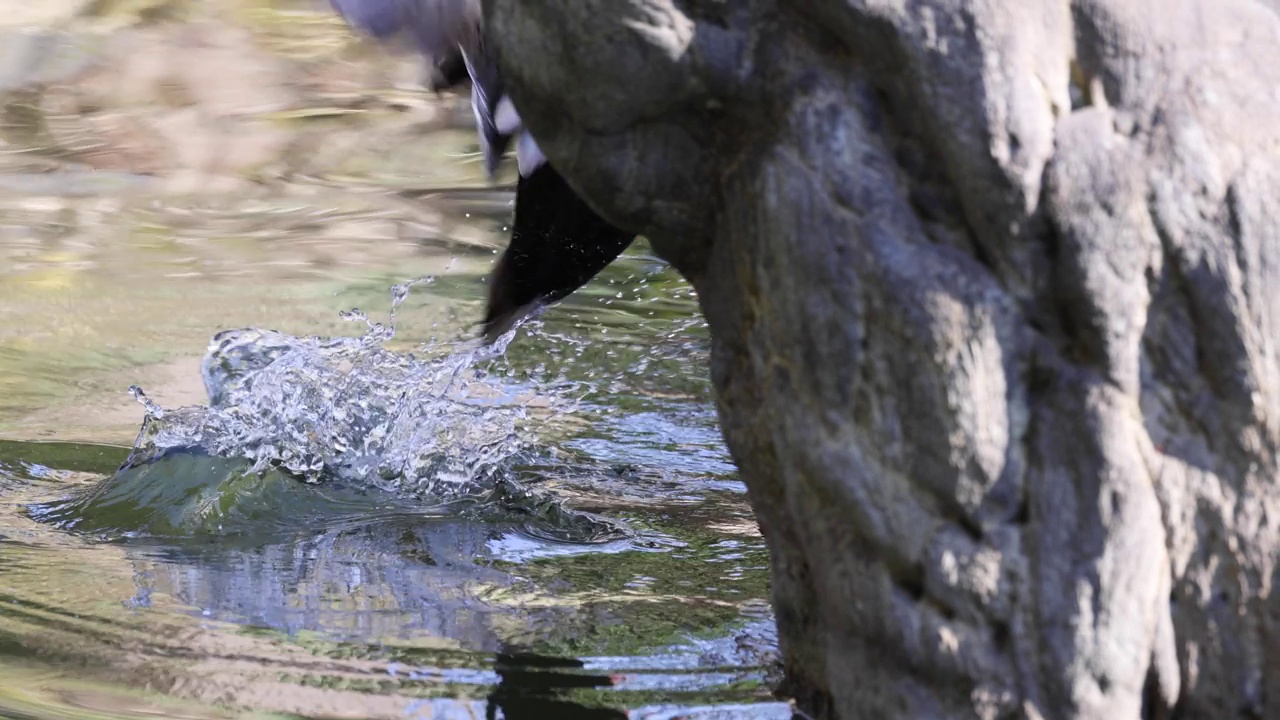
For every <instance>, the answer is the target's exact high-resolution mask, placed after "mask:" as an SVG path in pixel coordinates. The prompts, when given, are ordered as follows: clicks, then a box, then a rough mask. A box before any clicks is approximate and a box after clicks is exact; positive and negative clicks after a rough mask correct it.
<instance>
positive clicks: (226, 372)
mask: <svg viewBox="0 0 1280 720" xmlns="http://www.w3.org/2000/svg"><path fill="white" fill-rule="evenodd" d="M89 5H90V6H91V7H90V10H89V11H88V12H87V13H85V14H82V15H81V16H80V17H78V18H75V17H72V15H71V14H72V13H73V12H74V11H76V9H77V8H79V7H80V4H78V3H66V4H65V5H64V4H62V3H60V2H50V3H46V4H43V5H41V8H43V9H42V10H41V12H40V13H35V14H32V13H26V14H25V15H24V14H23V13H17V14H16V15H12V16H9V17H6V18H0V438H4V439H0V717H20V718H54V717H56V718H136V717H157V716H158V717H189V718H224V717H245V718H250V717H252V718H266V717H276V718H278V717H282V716H284V717H324V718H339V717H344V718H409V717H422V718H425V717H434V718H439V717H446V718H448V717H484V716H486V714H487V713H490V712H492V713H494V716H501V717H508V718H517V717H538V718H542V717H566V718H567V717H600V718H606V717H622V716H624V713H626V716H629V717H632V718H670V717H735V718H736V717H770V718H771V717H788V716H789V714H790V712H789V706H788V705H787V704H785V703H780V702H777V701H775V700H774V699H773V698H772V696H771V694H770V690H769V688H770V687H771V683H772V681H773V676H772V673H773V672H774V668H775V647H776V641H775V638H774V632H773V622H772V617H771V615H770V613H769V609H768V604H767V596H768V587H767V582H768V574H767V570H766V564H767V557H766V552H765V549H764V545H763V541H762V539H761V538H760V537H759V535H758V532H757V531H756V526H755V522H754V519H753V517H752V515H751V512H750V509H749V507H748V504H747V501H746V497H745V489H744V488H743V486H742V485H741V483H740V482H738V480H737V479H736V476H735V473H734V469H733V466H732V463H731V462H730V460H729V458H728V456H727V453H726V452H725V449H724V447H723V444H722V442H721V441H720V437H719V431H718V429H717V427H716V424H715V414H714V408H713V405H712V401H711V397H710V388H709V384H708V382H707V377H706V370H705V368H706V361H707V347H708V342H707V338H706V331H705V328H704V327H703V325H702V323H701V320H700V318H699V317H698V314H697V309H696V304H695V302H694V299H693V296H692V291H691V290H690V289H689V287H688V286H687V285H685V284H684V283H682V282H681V281H680V280H679V279H678V278H677V277H676V276H675V275H674V273H673V272H672V271H670V270H669V269H668V268H666V266H665V265H664V264H662V263H661V262H659V261H657V260H655V259H654V258H652V257H651V256H649V255H648V254H647V250H646V248H645V246H644V245H643V243H641V244H639V245H637V246H636V247H635V248H634V249H633V250H632V251H631V252H629V253H628V255H627V256H626V257H624V258H623V259H622V260H620V261H619V262H618V263H616V264H615V265H613V266H611V267H610V268H609V269H607V270H606V271H605V273H603V274H602V275H601V277H600V278H598V279H597V280H596V281H595V282H593V283H592V284H591V285H589V286H588V287H586V288H584V289H583V290H582V291H581V292H579V293H577V294H575V295H574V296H573V297H572V298H570V299H569V300H567V301H566V302H564V303H562V304H561V305H559V306H557V307H556V308H554V309H553V310H551V311H549V312H547V313H545V314H544V315H543V316H542V317H541V318H540V319H538V320H536V321H534V322H532V323H530V324H528V325H526V326H525V327H524V328H522V329H521V330H520V331H519V334H518V337H517V338H516V339H515V340H514V341H513V342H512V344H511V345H510V346H509V347H508V348H507V350H506V352H505V354H485V353H477V352H475V345H474V343H473V342H472V338H473V337H474V332H475V327H474V323H475V320H476V319H477V318H478V317H479V316H480V313H481V305H482V302H483V298H484V296H485V290H486V288H485V286H484V275H485V274H486V273H487V271H488V268H489V266H490V265H491V263H492V262H493V259H494V257H495V255H494V253H495V251H496V250H497V249H499V248H500V247H501V246H502V245H503V243H504V242H505V232H506V229H505V225H506V223H507V222H508V220H509V215H510V211H511V207H510V200H511V196H510V192H509V190H504V189H492V188H488V187H486V186H485V185H484V183H483V181H482V172H481V169H480V167H479V165H478V163H476V162H475V160H474V158H475V153H476V148H475V145H474V142H475V141H474V137H473V134H472V130H471V128H470V122H471V121H470V118H469V109H468V107H467V102H466V98H465V97H452V96H446V97H443V98H433V97H431V96H429V95H427V94H425V93H422V92H421V91H420V90H419V89H418V88H417V81H418V79H419V77H420V68H418V67H416V65H415V64H414V63H413V62H411V61H409V60H406V59H404V58H396V57H390V56H387V55H386V54H385V53H382V52H380V51H371V50H369V49H368V48H364V47H362V46H361V45H360V44H358V43H355V42H353V41H352V40H351V38H350V37H349V36H347V35H346V34H345V31H344V30H343V29H342V27H341V25H340V24H339V23H337V22H336V21H333V19H332V18H331V17H329V15H328V14H327V12H325V11H324V8H320V10H321V11H320V12H315V6H314V5H312V4H309V3H308V2H303V1H302V0H299V1H298V2H293V1H292V0H208V1H207V2H203V3H199V4H191V3H186V2H183V0H136V1H134V0H131V1H130V2H121V3H115V2H112V3H90V4H89ZM103 13H105V14H103ZM49 18H58V19H57V20H56V21H55V20H51V19H49ZM11 23H19V24H20V25H21V24H23V23H25V25H23V26H21V27H17V26H10V25H9V24H11ZM31 23H41V24H40V25H38V26H35V25H31ZM426 276H432V277H434V281H432V282H430V283H420V284H418V285H415V286H414V287H413V289H412V292H408V293H407V294H405V293H397V294H394V296H393V298H392V302H391V303H389V302H388V297H387V291H388V288H391V287H393V286H398V285H403V284H405V283H407V282H409V281H411V280H413V279H415V278H423V277H426ZM394 303H399V307H398V311H397V312H396V314H395V317H394V328H395V332H394V336H392V333H390V332H389V330H390V328H391V325H392V323H391V322H390V321H389V320H388V321H384V322H383V324H382V325H378V322H377V321H376V320H369V318H377V319H380V318H386V317H387V316H388V313H389V310H390V306H391V304H394ZM352 308H361V309H362V310H363V311H364V313H367V316H368V317H367V318H366V317H365V316H364V314H363V313H361V314H351V313H350V311H351V309H352ZM340 312H347V313H348V315H347V318H348V319H347V320H343V319H341V318H340V316H339V313H340ZM366 320H367V322H366ZM234 328H239V329H240V330H235V331H233V332H230V333H228V334H224V335H218V334H219V333H222V332H224V331H227V330H228V329H234ZM256 328H273V330H271V331H266V330H259V329H256ZM215 336H217V337H215ZM211 339H212V340H211ZM211 343H212V352H210V353H209V354H208V356H207V357H206V355H205V354H206V351H208V350H210V347H211ZM282 359H283V361H281V360H282ZM361 368H363V369H365V370H370V369H372V370H370V371H369V372H365V373H361V372H354V373H353V372H352V370H353V369H361ZM131 385H138V386H141V387H143V388H145V389H146V396H145V397H146V398H147V399H149V401H150V402H151V403H153V404H151V405H149V406H146V407H144V406H140V405H139V404H138V403H136V402H135V401H134V400H133V399H131V398H130V397H129V395H128V394H127V393H126V392H125V389H126V388H128V387H129V386H131ZM268 390H269V391H268ZM277 391H278V392H277ZM290 393H292V394H290ZM211 396H212V400H213V402H212V405H213V408H212V409H208V408H207V407H205V406H206V405H208V404H210V397H211ZM361 403H363V404H361ZM160 408H163V410H160ZM341 413H347V414H346V415H341ZM144 417H145V418H146V420H145V426H144V428H143V431H142V432H141V433H139V423H140V422H143V420H144ZM135 438H136V439H137V440H138V442H139V449H138V451H137V452H136V453H135V454H134V455H133V456H132V458H131V459H129V449H128V447H127V446H128V444H129V443H130V441H132V440H134V439H135ZM126 460H128V462H126ZM255 464H256V465H257V469H258V470H261V472H254V471H253V466H254V465H255ZM122 467H123V469H121V468H122ZM118 470H119V472H117V471H118ZM444 479H448V480H449V482H442V480H444Z"/></svg>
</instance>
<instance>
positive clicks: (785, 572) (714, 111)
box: [486, 0, 1280, 720]
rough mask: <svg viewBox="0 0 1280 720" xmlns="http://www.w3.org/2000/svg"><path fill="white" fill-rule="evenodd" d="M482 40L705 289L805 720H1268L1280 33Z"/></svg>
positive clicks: (1122, 8) (859, 20) (1198, 28)
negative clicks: (814, 719) (812, 719)
mask: <svg viewBox="0 0 1280 720" xmlns="http://www.w3.org/2000/svg"><path fill="white" fill-rule="evenodd" d="M486 13H487V16H488V18H489V22H490V27H491V30H492V31H493V37H494V39H495V44H496V47H497V51H498V54H499V59H500V62H501V65H502V67H503V70H504V72H505V73H506V75H507V78H508V80H509V82H510V85H511V91H512V94H513V96H514V98H515V99H516V101H517V105H518V106H519V107H520V109H521V114H522V116H523V117H524V118H525V120H526V121H527V123H528V125H529V126H530V127H531V128H532V130H533V132H534V134H535V135H536V136H537V137H538V139H539V141H540V143H541V145H542V147H543V149H544V150H545V151H546V154H547V155H548V157H549V158H550V159H551V161H552V163H553V164H555V165H557V166H558V167H559V169H560V170H561V172H563V173H564V174H565V176H566V177H568V178H569V180H570V182H571V184H573V185H574V186H575V187H576V188H577V189H578V190H579V191H580V192H582V193H583V194H584V196H585V197H586V198H587V199H588V201H589V202H590V203H591V204H592V205H593V206H595V207H596V208H597V209H599V210H600V211H601V212H602V213H603V214H605V215H606V216H607V217H609V218H610V219H612V220H613V221H615V222H617V223H619V224H622V225H625V226H628V227H630V228H633V229H636V230H639V231H641V232H643V233H645V234H646V235H647V236H648V237H649V238H650V239H651V240H652V241H653V244H654V246H655V247H656V248H657V249H658V251H659V252H661V253H662V254H663V255H665V256H666V257H667V258H669V259H670V260H671V261H672V262H673V263H674V264H675V265H676V266H677V267H678V268H679V269H680V270H681V271H682V272H683V273H684V274H685V275H686V276H688V277H689V279H690V280H691V281H692V282H693V283H694V285H695V286H696V288H697V290H698V293H699V297H700V298H701V301H702V305H703V308H704V310H705V312H706V316H707V319H708V321H709V322H710V325H711V331H712V336H713V338H714V354H713V367H712V371H713V375H714V380H715V385H716V389H717V393H718V400H719V403H720V409H721V414H722V418H723V425H724V432H725V435H726V437H727V439H728V442H729V445H730V447H731V449H732V451H733V454H734V457H735V458H736V459H737V462H738V464H739V466H740V467H741V470H742V476H743V478H744V479H745V480H746V482H747V484H748V486H749V488H750V492H751V498H752V502H753V504H754V506H755V508H756V511H757V513H758V516H759V520H760V524H761V527H762V528H763V530H764V532H765V534H766V536H767V537H768V540H769V544H770V547H771V550H772V556H773V577H774V589H773V592H774V601H775V604H776V607H777V615H778V622H779V625H780V628H781V631H782V639H783V652H784V656H785V659H786V665H787V671H788V677H789V688H788V689H789V691H790V692H792V693H793V694H794V695H795V696H796V697H797V698H798V700H799V703H800V705H801V707H802V708H804V709H805V710H806V711H807V712H808V713H810V714H813V715H815V716H824V717H826V716H829V717H843V718H877V719H878V718H934V717H938V718H944V717H945V718H971V717H977V718H984V719H986V718H1003V717H1030V718H1046V719H1054V718H1100V719H1106V720H1113V719H1125V718H1139V717H1147V718H1162V717H1171V716H1172V717H1182V718H1207V717H1213V718H1227V717H1231V718H1236V717H1239V718H1264V717H1280V601H1277V600H1273V599H1272V598H1271V594H1272V579H1273V573H1274V568H1275V560H1276V556H1277V553H1276V551H1277V547H1278V546H1280V543H1278V541H1280V537H1278V534H1277V528H1278V525H1280V488H1278V487H1277V455H1276V452H1277V447H1278V445H1280V357H1277V355H1278V353H1280V91H1277V88H1280V5H1278V4H1277V3H1276V2H1274V0H1213V1H1212V2H1209V0H1070V1H1069V2H1061V1H1060V0H1059V1H1054V0H1006V1H1005V2H998V1H997V0H910V1H906V0H805V1H804V2H798V1H793V0H627V1H626V2H623V1H621V0H613V1H610V2H606V1H605V0H574V2H565V1H564V0H486Z"/></svg>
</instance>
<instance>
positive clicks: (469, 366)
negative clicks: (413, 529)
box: [127, 278, 557, 498]
mask: <svg viewBox="0 0 1280 720" xmlns="http://www.w3.org/2000/svg"><path fill="white" fill-rule="evenodd" d="M430 282H432V279H431V278H422V279H419V280H414V281H412V282H408V283H405V284H402V285H396V286H394V287H393V288H392V289H391V310H390V312H389V316H388V320H387V322H386V323H380V322H374V321H372V320H370V319H369V318H368V317H367V316H366V315H365V314H364V313H362V312H360V311H359V310H352V311H349V312H346V313H343V317H344V319H347V320H350V321H358V322H364V323H365V324H366V326H367V328H366V330H365V332H364V333H363V334H362V335H360V336H359V337H336V338H325V337H305V338H303V337H295V336H292V335H288V334H285V333H281V332H276V331H274V330H261V329H257V328H243V329H238V330H227V331H223V332H220V333H218V334H217V335H215V336H214V337H213V339H212V340H211V342H210V344H209V349H208V351H207V353H206V354H205V357H204V361H203V363H202V366H201V368H202V374H203V378H204V385H205V390H206V392H207V394H208V396H209V405H208V406H207V407H204V406H193V407H183V408H178V409H175V410H166V409H164V408H161V407H159V406H158V405H156V404H155V403H153V402H152V401H150V400H149V399H148V398H147V396H146V395H145V393H144V392H143V391H142V389H141V388H139V387H137V386H133V387H131V388H130V392H132V393H133V394H134V397H135V398H137V399H138V401H139V402H141V403H142V404H143V405H144V406H145V408H146V417H145V419H144V422H143V426H142V430H141V431H140V432H139V434H138V438H137V440H136V442H135V446H134V451H133V453H132V455H131V456H130V459H129V461H128V463H127V465H129V466H137V465H140V464H144V463H147V462H150V461H151V460H154V459H155V458H157V457H159V456H161V455H163V454H164V453H166V452H168V451H170V450H175V449H190V448H193V447H194V448H199V449H201V450H203V451H204V452H207V453H209V454H213V455H219V456H224V457H243V458H247V459H249V460H251V461H252V462H253V463H254V465H253V469H254V470H255V471H258V472H261V471H263V470H266V469H268V468H280V469H282V470H285V471H287V472H289V473H291V474H293V475H295V476H297V477H299V478H301V479H302V480H305V481H307V482H320V481H322V480H324V479H326V478H337V479H341V480H344V481H348V482H351V483H366V484H371V485H375V486H377V487H380V488H382V489H386V490H394V491H397V492H409V493H413V494H417V495H423V496H431V497H433V498H448V497H457V496H464V495H468V494H475V493H478V492H483V491H486V490H488V489H491V488H492V487H493V484H494V474H495V473H498V472H499V471H500V470H501V469H502V468H504V467H506V466H508V465H509V464H510V463H511V462H512V460H513V458H514V457H515V456H516V455H517V454H518V453H520V452H521V450H522V442H521V440H520V433H518V432H517V430H518V429H519V428H521V427H522V426H524V425H527V424H529V423H530V422H532V421H536V419H537V418H535V417H532V416H531V413H530V410H529V407H528V404H527V403H528V400H529V396H528V395H529V392H530V388H528V387H522V386H519V385H512V384H505V383H503V382H500V381H499V380H498V379H497V378H495V377H494V376H493V375H491V374H490V373H488V372H486V371H485V370H484V365H485V363H486V362H487V361H490V360H492V359H494V358H497V357H500V356H501V355H502V353H503V352H504V351H505V349H506V345H507V343H509V342H510V340H511V338H512V337H513V336H514V333H515V331H514V330H513V331H511V332H509V333H507V335H505V336H504V337H503V338H501V339H499V341H498V342H497V343H495V344H493V345H491V346H485V345H482V344H481V343H480V342H479V341H478V340H477V341H468V342H467V343H464V344H463V345H462V347H461V348H449V349H451V350H454V351H453V352H447V353H445V354H443V355H440V354H439V350H440V349H441V348H439V347H435V346H424V348H423V349H422V350H423V351H424V352H425V353H426V354H422V355H419V354H414V353H401V352H393V351H391V350H388V349H387V348H386V347H384V345H385V343H386V342H387V341H389V340H391V339H392V338H393V337H394V336H395V312H396V308H397V307H398V306H399V305H400V304H401V303H403V302H404V300H405V298H406V297H407V296H408V294H409V290H410V288H411V287H412V286H414V285H422V284H428V283H430ZM432 353H434V354H435V357H429V355H430V354H432ZM540 400H542V401H543V402H542V404H544V405H549V406H552V407H554V406H555V405H556V404H557V401H556V400H555V399H554V398H551V401H550V403H548V402H546V400H545V399H542V398H540Z"/></svg>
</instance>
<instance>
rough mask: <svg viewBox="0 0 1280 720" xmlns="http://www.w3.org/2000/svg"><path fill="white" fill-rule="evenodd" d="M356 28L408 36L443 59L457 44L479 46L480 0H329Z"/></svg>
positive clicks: (387, 35)
mask: <svg viewBox="0 0 1280 720" xmlns="http://www.w3.org/2000/svg"><path fill="white" fill-rule="evenodd" d="M329 4H330V5H332V6H333V9H334V10H336V11H337V12H338V14H339V15H341V16H342V17H343V19H345V20H346V21H347V23H349V24H350V25H351V26H352V27H354V28H356V29H358V30H361V31H363V32H366V33H369V34H370V35H372V36H374V37H376V38H378V39H380V40H388V39H391V38H393V37H395V36H397V35H401V34H404V35H408V36H409V37H411V38H412V39H413V41H414V43H415V44H416V45H417V47H418V50H419V52H421V53H422V54H423V55H427V56H429V57H431V58H433V59H435V58H441V57H443V56H444V55H445V54H447V53H448V52H449V51H450V50H452V49H453V48H454V47H459V46H460V47H461V48H462V49H463V50H464V51H467V52H474V51H475V50H476V49H478V48H479V45H480V38H481V34H482V27H481V26H482V24H483V22H484V20H483V15H482V13H481V11H480V0H329Z"/></svg>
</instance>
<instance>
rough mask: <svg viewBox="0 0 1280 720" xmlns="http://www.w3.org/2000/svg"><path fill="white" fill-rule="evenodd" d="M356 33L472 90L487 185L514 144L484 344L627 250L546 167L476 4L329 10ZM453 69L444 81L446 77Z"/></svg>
mask: <svg viewBox="0 0 1280 720" xmlns="http://www.w3.org/2000/svg"><path fill="white" fill-rule="evenodd" d="M330 4H331V5H332V6H333V8H334V9H335V10H336V11H337V12H338V13H339V14H340V15H341V16H342V17H343V18H344V19H346V21H347V22H348V23H349V24H350V25H351V26H352V27H354V28H357V29H359V30H361V31H363V32H365V33H368V34H369V35H372V36H373V37H375V38H378V39H380V40H383V41H387V40H390V39H392V38H394V37H397V36H408V37H409V38H410V39H411V40H412V41H413V43H414V45H415V47H416V49H417V50H418V52H419V53H420V54H422V55H423V56H424V57H426V58H428V59H429V60H430V61H431V62H432V63H433V65H434V67H435V69H436V70H437V72H436V81H437V82H441V83H442V84H448V83H449V82H450V81H461V79H462V73H461V72H459V71H458V69H457V62H458V61H459V60H460V61H461V62H462V64H463V65H464V67H465V69H466V75H467V77H468V78H469V79H470V80H471V107H472V109H473V111H474V113H475V118H476V131H477V134H478V136H479V140H480V148H481V151H482V154H483V156H484V162H485V171H486V173H488V175H489V177H490V178H492V177H493V175H494V173H495V172H496V171H497V169H498V167H499V165H500V164H501V162H502V158H503V157H504V156H505V154H506V152H507V150H508V149H509V148H510V146H511V144H512V142H513V141H514V143H515V145H516V163H517V167H518V168H519V173H520V178H519V180H518V181H517V184H516V213H515V221H514V223H513V224H512V230H511V242H510V243H509V244H508V245H507V249H506V251H505V252H504V253H503V255H502V257H501V258H500V259H499V260H498V264H497V265H496V266H495V268H494V271H493V273H492V274H491V275H490V278H489V303H488V308H487V310H486V312H485V317H484V321H483V331H484V336H485V338H486V340H488V341H490V342H492V341H493V340H495V339H497V338H498V337H499V336H500V335H502V334H503V333H505V332H507V331H508V330H509V329H510V328H511V327H513V326H514V325H515V324H516V323H518V322H519V321H520V320H522V319H523V318H524V317H526V316H528V315H529V314H530V313H531V312H534V311H535V310H537V309H538V308H539V307H540V306H542V305H546V304H549V303H553V302H556V301H558V300H562V299H564V298H565V297H567V296H568V295H570V294H571V293H573V291H575V290H577V289H578V288H579V287H581V286H582V285H584V284H585V283H586V282H587V281H589V280H590V279H591V278H592V277H594V276H595V275H596V274H597V273H599V272H600V271H601V270H603V269H604V267H605V266H606V265H608V264H609V263H610V262H612V261H613V260H614V259H615V258H617V257H618V255H620V254H622V252H623V251H624V250H626V248H627V246H629V245H630V244H631V242H632V241H633V240H634V239H635V233H631V232H628V231H626V230H622V229H621V228H618V227H616V226H614V225H612V224H611V223H609V222H608V221H606V220H604V219H603V218H602V217H600V215H599V214H597V213H596V212H595V211H594V210H592V209H591V207H590V206H589V205H588V204H587V203H586V202H585V201H584V200H583V199H582V198H581V197H580V196H579V195H578V194H577V193H576V192H575V191H574V190H573V188H572V187H570V186H569V184H568V183H567V182H566V181H565V179H564V178H563V177H562V176H561V175H560V173H559V172H557V171H556V170H555V168H553V167H551V165H550V164H549V163H548V162H547V159H546V156H545V155H543V154H542V150H541V149H540V148H539V147H538V144H537V141H536V140H534V138H533V135H532V134H531V133H529V131H528V130H527V129H526V128H525V127H524V123H523V121H521V119H520V114H519V112H518V111H517V109H516V106H515V104H514V102H513V101H512V99H511V98H510V97H509V96H508V95H507V94H506V88H505V86H504V84H503V81H502V75H501V73H500V72H499V70H498V67H497V64H496V63H495V62H494V61H493V58H492V56H491V55H490V53H489V52H488V49H487V47H486V45H487V44H486V42H485V34H484V21H483V13H482V12H481V8H480V2H479V0H330ZM451 67H452V68H453V69H452V71H450V69H449V68H451Z"/></svg>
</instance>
